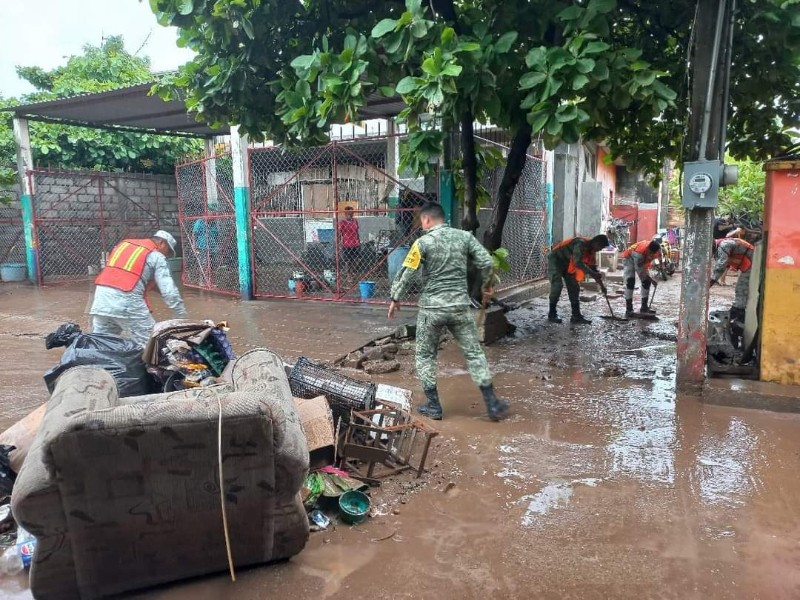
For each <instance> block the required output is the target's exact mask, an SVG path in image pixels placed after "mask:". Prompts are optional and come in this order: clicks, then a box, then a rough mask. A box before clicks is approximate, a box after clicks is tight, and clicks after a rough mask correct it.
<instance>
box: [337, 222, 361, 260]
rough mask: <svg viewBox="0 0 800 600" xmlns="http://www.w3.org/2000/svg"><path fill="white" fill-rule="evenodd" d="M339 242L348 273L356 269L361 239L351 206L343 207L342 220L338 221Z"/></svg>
mask: <svg viewBox="0 0 800 600" xmlns="http://www.w3.org/2000/svg"><path fill="white" fill-rule="evenodd" d="M339 244H340V247H341V248H342V258H343V259H344V264H345V267H346V268H347V272H348V273H349V274H351V275H352V274H353V273H355V272H357V271H358V259H359V254H360V250H361V239H360V237H359V235H358V221H356V220H355V219H354V218H353V207H352V206H348V207H346V208H345V209H344V220H343V221H339Z"/></svg>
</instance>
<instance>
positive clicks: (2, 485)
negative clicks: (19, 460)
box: [0, 444, 17, 497]
mask: <svg viewBox="0 0 800 600" xmlns="http://www.w3.org/2000/svg"><path fill="white" fill-rule="evenodd" d="M16 449H17V447H16V446H6V445H5V444H0V497H2V496H10V495H11V489H12V488H13V487H14V481H16V479H17V474H16V473H15V472H14V469H12V468H11V461H10V460H9V459H8V455H9V454H10V453H11V451H12V450H16Z"/></svg>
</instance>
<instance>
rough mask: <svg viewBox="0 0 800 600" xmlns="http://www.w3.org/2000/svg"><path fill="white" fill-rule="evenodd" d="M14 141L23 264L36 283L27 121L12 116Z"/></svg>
mask: <svg viewBox="0 0 800 600" xmlns="http://www.w3.org/2000/svg"><path fill="white" fill-rule="evenodd" d="M14 141H15V142H16V144H17V174H18V175H19V183H20V189H21V190H22V194H21V195H20V199H19V201H20V205H21V208H22V232H23V236H24V238H25V262H26V263H27V267H28V279H29V280H30V281H32V282H33V283H38V281H39V273H38V267H39V260H38V257H37V252H38V248H37V247H36V235H35V232H34V225H33V193H34V190H33V178H31V177H28V171H30V170H31V169H33V156H32V154H31V138H30V134H29V132H28V121H27V119H22V118H20V117H17V116H14Z"/></svg>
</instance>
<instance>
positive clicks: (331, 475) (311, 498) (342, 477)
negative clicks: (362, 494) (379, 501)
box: [300, 467, 369, 509]
mask: <svg viewBox="0 0 800 600" xmlns="http://www.w3.org/2000/svg"><path fill="white" fill-rule="evenodd" d="M368 487H369V486H368V485H366V484H365V483H363V482H361V481H358V480H357V479H353V478H352V477H350V476H349V475H348V473H347V471H342V470H341V469H337V468H335V467H324V468H322V469H318V470H316V471H311V472H310V473H309V474H308V475H307V476H306V480H305V483H304V484H303V489H302V490H301V492H300V493H301V495H302V498H303V504H304V505H305V507H306V508H307V509H308V508H313V507H314V506H316V504H317V501H318V500H319V499H320V497H322V496H325V497H326V498H338V497H339V496H341V495H342V494H344V493H346V492H349V491H352V490H365V489H367V488H368Z"/></svg>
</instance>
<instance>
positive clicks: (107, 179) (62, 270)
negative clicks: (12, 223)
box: [29, 169, 169, 284]
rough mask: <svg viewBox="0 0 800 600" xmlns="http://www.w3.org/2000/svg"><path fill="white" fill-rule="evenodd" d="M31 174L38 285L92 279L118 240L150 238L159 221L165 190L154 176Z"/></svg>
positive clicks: (159, 225) (80, 172) (89, 173)
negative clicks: (160, 193)
mask: <svg viewBox="0 0 800 600" xmlns="http://www.w3.org/2000/svg"><path fill="white" fill-rule="evenodd" d="M29 176H30V177H31V178H32V180H33V186H34V196H33V198H34V200H33V206H34V216H33V222H34V246H35V248H36V249H37V253H36V256H37V262H38V274H39V283H40V284H43V283H54V282H59V281H75V280H80V279H91V278H93V277H94V276H95V275H97V273H98V272H99V271H100V269H101V268H102V267H103V264H104V262H103V260H104V257H105V256H106V255H107V253H108V252H110V251H111V249H112V248H113V247H114V246H115V245H116V244H118V243H119V242H120V241H121V240H123V239H126V238H149V237H150V236H152V235H153V233H154V232H155V231H156V230H158V229H159V228H160V227H161V226H162V218H161V215H160V213H161V206H160V201H161V197H160V195H159V192H160V190H161V192H162V193H163V192H164V190H163V187H162V188H160V187H159V181H158V178H157V177H155V176H149V175H137V174H124V173H100V172H85V171H52V170H45V169H33V170H31V171H29ZM162 186H163V184H162ZM165 196H166V197H165V198H164V199H165V200H167V199H169V198H168V195H166V194H165ZM168 221H169V220H168Z"/></svg>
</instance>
